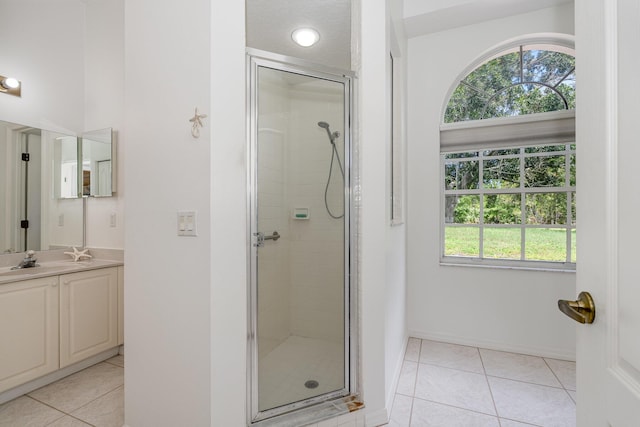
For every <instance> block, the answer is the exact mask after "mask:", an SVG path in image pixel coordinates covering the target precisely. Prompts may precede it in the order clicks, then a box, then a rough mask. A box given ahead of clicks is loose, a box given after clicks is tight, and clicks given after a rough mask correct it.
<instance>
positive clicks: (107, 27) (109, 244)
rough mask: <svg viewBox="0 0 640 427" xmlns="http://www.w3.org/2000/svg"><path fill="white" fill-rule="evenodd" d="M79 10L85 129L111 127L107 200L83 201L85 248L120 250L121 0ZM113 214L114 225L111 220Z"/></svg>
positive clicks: (96, 1) (91, 2) (94, 1)
mask: <svg viewBox="0 0 640 427" xmlns="http://www.w3.org/2000/svg"><path fill="white" fill-rule="evenodd" d="M85 3H86V11H85V22H86V23H85V85H84V89H85V93H84V101H85V116H84V127H83V130H85V131H92V130H96V129H104V128H108V127H110V128H113V130H114V133H115V136H114V139H115V145H116V160H115V161H112V170H113V172H112V173H114V174H116V188H115V194H114V196H113V197H104V198H90V199H89V200H88V201H87V246H90V247H97V248H111V249H124V222H125V221H124V197H125V190H126V188H125V187H126V183H125V179H124V152H125V150H124V147H123V145H124V144H125V143H126V142H125V140H124V139H123V138H121V136H122V130H123V129H122V128H123V126H124V36H125V28H124V0H88V1H86V2H85ZM112 215H115V227H112V226H111V217H112Z"/></svg>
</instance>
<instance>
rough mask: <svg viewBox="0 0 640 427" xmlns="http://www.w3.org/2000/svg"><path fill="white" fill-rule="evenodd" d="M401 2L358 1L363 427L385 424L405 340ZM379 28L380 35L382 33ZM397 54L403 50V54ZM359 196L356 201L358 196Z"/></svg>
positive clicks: (381, 0) (380, 0)
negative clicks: (394, 81)
mask: <svg viewBox="0 0 640 427" xmlns="http://www.w3.org/2000/svg"><path fill="white" fill-rule="evenodd" d="M401 15H402V13H401V2H399V1H384V0H378V1H369V0H367V1H362V2H361V27H360V63H359V64H358V65H359V68H358V69H357V70H356V71H357V72H358V74H359V79H358V83H359V87H358V93H359V99H358V109H357V111H358V117H359V123H358V128H359V132H358V133H359V149H358V150H359V155H360V171H361V172H360V174H361V175H360V176H361V179H360V184H361V189H362V193H361V202H360V206H359V207H360V209H359V211H360V230H359V233H360V236H359V238H360V241H359V247H360V253H359V255H360V262H361V265H360V278H359V286H360V289H359V292H360V307H361V313H360V314H361V342H362V344H361V352H362V366H361V368H362V382H363V395H364V400H365V404H366V405H367V413H368V416H367V425H378V424H381V423H384V422H386V419H387V417H388V413H389V411H390V410H391V405H392V397H393V390H394V386H395V384H394V380H395V378H396V377H397V373H398V367H399V361H400V359H401V357H402V354H403V350H404V344H405V341H406V328H405V309H404V307H405V298H404V292H405V291H404V289H405V277H404V259H403V257H402V254H403V253H404V250H405V232H406V230H405V226H404V225H401V226H396V227H391V226H390V220H391V218H390V161H391V158H390V138H389V135H390V124H389V123H390V119H389V114H390V109H389V104H390V101H391V99H390V91H389V69H388V68H387V65H388V57H389V51H390V48H391V28H392V25H395V29H394V31H395V33H396V36H397V38H398V40H399V42H400V46H403V42H402V40H403V34H402V30H401V25H398V22H399V18H400V17H401ZM381 29H384V31H381ZM401 53H402V51H401ZM357 190H358V189H356V196H355V197H356V198H358V197H359V194H358V193H357Z"/></svg>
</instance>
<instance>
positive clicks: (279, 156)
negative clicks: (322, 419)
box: [249, 57, 354, 422]
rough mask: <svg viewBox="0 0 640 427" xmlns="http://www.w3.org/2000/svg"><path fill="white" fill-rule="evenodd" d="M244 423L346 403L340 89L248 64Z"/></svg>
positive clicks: (346, 152)
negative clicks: (248, 275)
mask: <svg viewBox="0 0 640 427" xmlns="http://www.w3.org/2000/svg"><path fill="white" fill-rule="evenodd" d="M249 74H250V91H249V92H250V102H249V103H250V110H251V114H250V135H251V147H250V163H251V167H250V177H249V181H250V193H249V205H250V210H251V212H250V216H251V227H250V228H251V242H250V244H251V256H250V266H251V284H250V297H251V302H250V317H251V318H250V329H251V330H250V331H249V336H250V346H249V347H250V375H249V377H250V384H249V388H250V390H251V392H250V396H249V400H250V404H249V410H250V420H251V421H252V422H258V421H261V420H265V419H269V418H272V417H275V416H278V415H281V414H284V413H287V412H291V411H294V410H296V409H299V408H307V407H312V406H313V405H316V404H318V403H321V402H325V401H327V400H331V399H335V398H340V397H342V396H346V395H349V394H350V393H351V392H352V391H353V388H354V384H353V383H354V381H353V369H352V366H351V365H352V357H351V356H352V351H351V350H352V345H351V336H352V334H351V325H350V317H351V316H350V313H351V303H350V294H351V289H350V274H349V272H350V265H349V260H350V252H351V251H350V249H351V248H350V239H349V234H350V206H351V203H350V194H351V193H350V185H349V173H350V165H351V159H350V130H349V120H350V95H351V93H350V92H351V87H350V78H349V77H348V76H344V75H342V74H333V73H326V72H318V71H314V70H313V69H311V68H305V67H301V66H299V65H292V64H291V63H284V62H276V61H271V60H267V59H263V58H256V57H250V73H249Z"/></svg>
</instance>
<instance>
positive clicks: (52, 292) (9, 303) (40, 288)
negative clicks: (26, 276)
mask: <svg viewBox="0 0 640 427" xmlns="http://www.w3.org/2000/svg"><path fill="white" fill-rule="evenodd" d="M58 298H59V295H58V276H52V277H45V278H41V279H32V280H25V281H21V282H15V283H8V284H4V285H2V286H0V391H3V390H7V389H9V388H11V387H15V386H17V385H20V384H22V383H25V382H27V381H30V380H33V379H35V378H38V377H40V376H42V375H45V374H48V373H50V372H53V371H55V370H56V369H58V367H59V352H58V307H59V306H58V302H59V300H58Z"/></svg>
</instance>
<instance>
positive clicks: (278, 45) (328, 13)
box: [233, 0, 573, 70]
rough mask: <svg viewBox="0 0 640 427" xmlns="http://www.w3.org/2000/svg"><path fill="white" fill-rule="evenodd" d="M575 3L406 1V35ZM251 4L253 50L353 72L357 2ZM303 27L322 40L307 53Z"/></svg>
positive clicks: (271, 0) (254, 0)
mask: <svg viewBox="0 0 640 427" xmlns="http://www.w3.org/2000/svg"><path fill="white" fill-rule="evenodd" d="M233 1H235V0H233ZM360 1H362V2H364V1H367V0H360ZM572 2H573V0H404V26H405V33H406V35H407V37H409V38H411V37H416V36H419V35H423V34H428V33H435V32H438V31H443V30H447V29H450V28H456V27H461V26H464V25H471V24H476V23H479V22H483V21H488V20H492V19H498V18H503V17H507V16H512V15H518V14H521V13H527V12H531V11H534V10H538V9H544V8H547V7H552V6H557V5H560V4H564V3H572ZM246 4H247V46H249V47H253V48H256V49H261V50H266V51H269V52H275V53H279V54H282V55H287V56H293V57H296V58H302V59H306V60H309V61H312V62H315V63H319V64H323V65H327V66H331V67H337V68H341V69H347V70H348V69H351V0H246ZM300 27H311V28H315V29H316V30H317V31H318V32H319V33H320V41H319V42H318V43H317V44H316V45H314V46H311V47H307V48H304V47H300V46H298V45H296V44H295V43H294V42H293V41H292V40H291V33H292V32H293V30H295V29H296V28H300Z"/></svg>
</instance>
